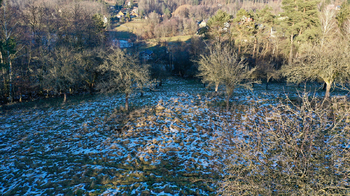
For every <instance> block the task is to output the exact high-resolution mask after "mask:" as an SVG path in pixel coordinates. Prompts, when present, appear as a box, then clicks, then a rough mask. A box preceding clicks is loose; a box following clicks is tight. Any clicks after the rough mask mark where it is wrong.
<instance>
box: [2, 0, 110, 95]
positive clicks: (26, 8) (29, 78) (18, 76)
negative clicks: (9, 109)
mask: <svg viewBox="0 0 350 196" xmlns="http://www.w3.org/2000/svg"><path fill="white" fill-rule="evenodd" d="M96 8H101V9H96ZM0 12H1V18H0V20H1V25H2V28H1V51H0V52H1V55H0V61H1V84H0V92H1V93H0V94H1V99H2V100H3V101H6V100H5V98H7V97H9V101H13V99H16V100H21V99H22V95H25V96H26V97H28V96H31V97H32V98H34V97H36V96H38V95H35V94H39V95H40V96H44V95H46V96H48V94H49V93H52V92H56V93H59V92H62V93H65V91H66V90H69V91H71V92H72V91H77V90H79V89H81V88H87V89H89V87H92V86H93V85H94V80H95V76H94V74H95V73H94V71H93V69H94V68H93V67H94V66H96V65H95V64H96V62H98V59H95V58H96V56H97V55H96V54H95V53H96V51H97V50H96V49H97V48H99V47H101V46H102V45H103V43H104V42H105V34H104V29H105V26H106V25H107V23H106V22H107V21H104V20H105V19H104V17H103V15H104V14H105V6H104V5H103V4H101V3H98V2H92V1H78V2H71V1H60V0H57V1H41V0H40V1H29V2H16V1H8V0H6V1H3V4H2V7H1V10H0ZM14 18H15V19H14ZM78 77H79V79H78ZM90 89H91V88H90Z"/></svg>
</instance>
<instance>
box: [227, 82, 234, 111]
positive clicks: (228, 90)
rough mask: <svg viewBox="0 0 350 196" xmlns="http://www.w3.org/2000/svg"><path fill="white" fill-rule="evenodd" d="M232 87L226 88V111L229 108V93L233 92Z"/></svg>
mask: <svg viewBox="0 0 350 196" xmlns="http://www.w3.org/2000/svg"><path fill="white" fill-rule="evenodd" d="M226 88H229V87H226ZM233 89H234V88H230V89H226V93H227V95H226V111H228V110H229V109H230V98H231V95H232V93H233Z"/></svg>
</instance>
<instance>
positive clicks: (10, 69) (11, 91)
mask: <svg viewBox="0 0 350 196" xmlns="http://www.w3.org/2000/svg"><path fill="white" fill-rule="evenodd" d="M7 54H8V57H7V58H8V59H7V60H8V62H9V75H10V81H9V83H10V96H9V97H10V102H11V103H12V102H13V89H12V88H13V87H12V76H13V74H12V63H11V60H10V51H7Z"/></svg>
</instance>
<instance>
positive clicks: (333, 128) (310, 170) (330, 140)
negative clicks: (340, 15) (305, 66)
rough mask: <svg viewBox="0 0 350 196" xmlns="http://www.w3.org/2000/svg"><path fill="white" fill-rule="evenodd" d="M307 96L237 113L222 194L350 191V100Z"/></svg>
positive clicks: (231, 134) (222, 183) (225, 137)
mask: <svg viewBox="0 0 350 196" xmlns="http://www.w3.org/2000/svg"><path fill="white" fill-rule="evenodd" d="M301 99H302V103H301V104H298V105H294V104H292V103H291V102H290V103H286V104H285V103H281V104H278V105H276V106H271V107H258V106H250V107H249V109H247V111H246V113H245V114H243V115H241V116H238V115H237V116H235V117H234V118H235V123H232V122H231V123H230V124H233V126H232V128H230V131H229V132H228V133H227V134H226V135H225V136H223V140H222V141H225V142H229V143H230V146H231V148H230V149H229V150H225V149H222V152H224V153H223V154H225V155H226V157H228V158H227V167H226V168H225V170H224V171H225V173H226V174H227V175H226V177H225V179H224V180H223V181H222V182H221V183H220V187H221V190H220V194H222V195H349V194H350V181H349V174H350V173H349V171H350V159H349V157H350V146H349V144H350V134H349V130H350V126H349V120H350V115H349V114H350V107H349V106H350V104H349V102H347V101H340V100H335V99H332V100H331V101H329V102H328V103H325V102H320V101H319V99H316V98H313V99H311V100H310V99H309V98H308V97H307V96H306V95H305V96H303V97H302V98H301ZM227 155H229V156H227Z"/></svg>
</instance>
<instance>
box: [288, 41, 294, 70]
mask: <svg viewBox="0 0 350 196" xmlns="http://www.w3.org/2000/svg"><path fill="white" fill-rule="evenodd" d="M292 59H293V35H290V50H289V59H288V65H292Z"/></svg>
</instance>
